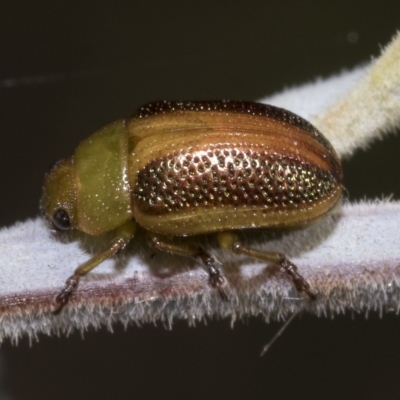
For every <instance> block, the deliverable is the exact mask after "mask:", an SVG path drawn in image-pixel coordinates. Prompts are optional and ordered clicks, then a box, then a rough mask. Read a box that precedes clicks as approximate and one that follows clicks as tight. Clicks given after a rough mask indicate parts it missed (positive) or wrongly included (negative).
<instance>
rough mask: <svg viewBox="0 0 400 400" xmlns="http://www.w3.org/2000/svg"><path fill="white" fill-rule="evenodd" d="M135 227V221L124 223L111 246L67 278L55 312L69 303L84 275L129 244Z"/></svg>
mask: <svg viewBox="0 0 400 400" xmlns="http://www.w3.org/2000/svg"><path fill="white" fill-rule="evenodd" d="M135 228H136V225H135V223H134V222H133V221H128V222H126V223H125V224H124V225H122V226H120V227H119V228H117V229H116V231H115V234H116V235H115V238H114V240H113V241H112V242H111V244H110V247H109V248H108V249H106V250H104V251H102V252H101V253H99V254H96V255H95V256H93V257H92V258H90V259H89V260H88V261H86V262H84V263H83V264H81V265H80V266H79V267H78V268H77V269H76V270H75V272H74V273H73V275H71V276H70V277H69V278H68V279H67V280H66V282H65V283H66V285H65V287H64V289H63V290H62V291H61V292H60V294H59V295H58V296H57V297H56V303H57V304H58V307H57V308H56V309H55V310H54V311H53V314H59V313H60V311H61V310H62V309H63V308H64V306H65V305H66V304H67V303H68V301H69V299H70V297H71V295H72V293H73V292H74V291H75V290H76V288H77V287H78V283H79V280H80V278H81V277H82V276H85V275H86V274H87V273H88V272H90V271H91V270H93V269H94V268H96V267H97V266H98V265H99V264H100V263H102V262H103V261H104V260H106V259H107V258H109V257H112V256H113V255H115V254H116V253H118V252H119V251H121V250H123V249H124V248H125V247H126V246H127V244H128V243H129V242H130V240H131V239H132V238H133V235H134V233H135Z"/></svg>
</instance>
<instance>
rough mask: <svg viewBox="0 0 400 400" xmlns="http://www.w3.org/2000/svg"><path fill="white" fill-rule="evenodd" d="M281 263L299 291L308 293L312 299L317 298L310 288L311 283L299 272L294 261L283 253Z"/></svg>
mask: <svg viewBox="0 0 400 400" xmlns="http://www.w3.org/2000/svg"><path fill="white" fill-rule="evenodd" d="M279 264H280V265H281V267H282V268H283V269H284V270H285V272H286V273H287V274H288V275H289V276H290V277H291V278H292V280H293V283H294V285H295V286H296V289H297V290H298V291H299V292H305V293H307V295H308V297H309V298H310V299H311V300H315V299H316V298H317V296H316V294H315V293H313V292H312V291H311V290H310V284H309V283H308V282H307V281H306V280H305V279H304V278H303V277H302V276H301V275H300V274H299V273H298V270H297V267H296V266H295V265H294V264H293V263H291V262H290V261H289V260H288V259H287V258H286V257H285V256H283V255H282V257H281V260H280V262H279Z"/></svg>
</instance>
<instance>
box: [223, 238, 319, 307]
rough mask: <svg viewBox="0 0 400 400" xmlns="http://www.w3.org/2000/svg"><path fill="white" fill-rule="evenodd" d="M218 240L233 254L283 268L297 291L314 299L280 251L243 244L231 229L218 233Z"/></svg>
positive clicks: (313, 295)
mask: <svg viewBox="0 0 400 400" xmlns="http://www.w3.org/2000/svg"><path fill="white" fill-rule="evenodd" d="M217 237H218V242H219V245H220V246H221V247H222V248H223V249H227V250H231V251H232V252H234V253H235V254H244V255H246V256H249V257H254V258H257V259H258V260H262V261H267V262H271V263H274V264H277V265H279V266H281V267H282V268H283V270H284V271H285V272H286V274H287V275H289V276H290V277H291V278H292V280H293V283H294V285H295V286H296V289H297V290H298V291H299V292H305V293H307V295H308V297H310V299H311V300H315V299H316V297H317V296H316V295H315V294H314V293H313V292H312V291H311V290H310V284H309V283H308V282H307V281H306V280H305V279H304V278H303V277H302V276H301V275H300V274H299V273H298V269H297V267H296V265H294V264H293V263H292V262H290V261H289V260H288V259H287V258H286V256H285V255H284V254H282V253H275V252H269V251H259V250H256V249H252V248H249V247H247V246H245V245H244V244H243V243H242V242H241V241H240V239H239V237H238V236H237V235H236V234H235V233H234V232H231V231H227V232H220V233H218V236H217Z"/></svg>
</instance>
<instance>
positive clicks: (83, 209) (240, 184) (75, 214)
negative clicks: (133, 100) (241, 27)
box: [41, 101, 343, 312]
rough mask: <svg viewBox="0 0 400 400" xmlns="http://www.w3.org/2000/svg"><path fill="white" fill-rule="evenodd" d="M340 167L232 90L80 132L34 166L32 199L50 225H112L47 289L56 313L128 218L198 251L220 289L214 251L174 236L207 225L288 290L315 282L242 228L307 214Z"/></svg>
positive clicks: (299, 128) (291, 123)
mask: <svg viewBox="0 0 400 400" xmlns="http://www.w3.org/2000/svg"><path fill="white" fill-rule="evenodd" d="M342 178H343V174H342V168H341V164H340V161H339V158H338V156H337V154H336V152H335V150H334V149H333V147H332V146H331V144H330V143H329V142H328V140H327V139H326V138H325V137H324V136H323V135H322V134H321V133H320V132H319V131H318V130H317V129H316V128H315V127H314V126H312V125H311V124H310V123H309V122H307V121H305V120H304V119H303V118H301V117H299V116H297V115H295V114H293V113H292V112H289V111H287V110H284V109H281V108H278V107H274V106H271V105H265V104H260V103H252V102H239V101H201V102H200V101H192V102H189V101H186V102H173V101H162V102H153V103H149V104H146V105H145V106H143V107H141V108H140V109H139V110H138V111H137V112H136V113H135V114H134V115H133V116H132V118H130V119H128V120H118V121H115V122H113V123H111V124H109V125H107V126H105V127H104V128H102V129H100V130H99V131H97V132H95V133H94V134H92V135H91V136H89V137H88V138H87V139H86V140H84V141H82V142H81V143H80V144H79V145H78V147H77V148H76V150H75V152H74V153H73V155H72V156H71V157H69V158H66V159H64V160H61V161H59V162H58V163H56V164H55V165H54V166H53V167H52V168H51V169H50V171H49V172H48V173H47V175H46V177H45V182H44V187H43V195H42V199H41V210H42V212H43V214H44V215H45V216H46V218H47V219H48V220H49V221H50V222H51V224H52V225H53V226H54V228H55V229H57V230H60V231H66V230H69V229H78V230H80V231H83V232H85V233H86V234H88V235H94V236H97V235H101V234H103V233H105V232H109V231H113V232H114V239H113V240H112V241H111V243H110V245H109V246H108V248H106V249H105V250H104V251H102V252H100V253H99V254H96V255H94V256H93V257H92V258H91V259H89V260H88V261H86V262H85V263H83V264H82V265H80V266H79V267H78V268H77V269H76V270H75V272H74V273H73V275H72V276H71V277H70V278H68V280H67V281H66V286H65V287H64V289H63V290H62V291H61V292H60V294H59V295H58V296H57V298H56V302H57V304H58V308H57V310H56V311H57V312H58V311H60V310H61V309H62V307H63V306H64V305H65V304H66V303H67V302H68V300H69V298H70V296H71V294H72V293H73V292H74V290H75V289H76V287H77V285H78V282H79V279H80V278H81V277H82V276H84V275H85V274H87V273H88V272H89V271H91V270H92V269H93V268H95V267H96V266H97V265H99V264H100V263H101V262H102V261H103V260H105V259H106V258H108V257H111V256H113V255H114V254H115V253H117V252H118V251H120V250H122V249H124V248H125V247H126V245H127V244H128V243H129V242H130V241H131V240H132V239H133V238H134V236H135V230H136V227H137V226H138V225H140V226H141V227H142V228H144V229H145V230H146V231H147V234H148V237H149V243H150V245H151V246H153V247H155V248H157V249H159V250H162V251H166V252H169V253H173V254H178V255H183V256H190V257H196V258H198V259H200V260H201V261H202V263H203V264H204V266H205V268H206V270H207V272H208V274H209V283H210V285H211V286H212V287H215V288H216V289H217V290H218V291H219V293H220V295H221V297H222V299H227V296H226V294H225V291H224V290H223V285H224V278H223V276H222V274H221V272H220V270H219V269H218V268H217V267H216V266H215V265H214V259H213V257H211V256H210V255H209V254H207V253H206V252H205V251H204V250H203V249H202V248H201V247H199V246H198V245H197V244H196V241H195V239H194V240H193V241H192V243H191V244H185V245H182V244H178V243H177V242H174V237H176V236H194V237H195V235H199V234H208V233H215V234H216V236H217V240H218V243H219V245H220V247H221V248H223V249H226V250H228V251H231V252H233V253H236V254H244V255H247V256H249V257H254V258H256V259H259V260H262V261H266V262H268V263H274V264H278V265H279V266H281V267H282V269H283V270H284V271H285V272H286V273H287V275H288V276H289V277H290V278H291V279H292V280H293V283H294V285H295V287H296V288H297V290H298V291H299V292H302V291H303V292H305V293H307V295H308V296H309V297H310V298H311V299H313V298H315V294H314V292H313V291H312V290H311V288H310V285H309V284H308V282H307V281H306V280H305V279H304V278H303V277H302V276H301V275H300V273H299V272H298V269H297V267H296V266H295V265H294V264H292V263H291V262H290V261H289V260H288V259H287V258H286V257H285V256H284V255H283V254H280V253H274V252H265V251H260V250H256V249H254V248H251V247H248V246H246V245H244V244H243V243H242V242H241V240H240V239H239V237H238V235H237V233H236V232H237V231H239V230H241V229H245V228H261V227H264V228H265V227H267V228H268V227H278V228H279V227H286V226H299V225H300V226H301V225H303V224H308V223H310V222H312V221H314V220H316V219H318V218H319V217H321V216H323V215H325V214H327V213H328V212H329V211H330V210H331V209H332V208H333V207H334V206H335V205H336V204H337V203H338V201H339V200H340V198H341V195H342Z"/></svg>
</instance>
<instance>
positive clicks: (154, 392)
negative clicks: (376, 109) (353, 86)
mask: <svg viewBox="0 0 400 400" xmlns="http://www.w3.org/2000/svg"><path fill="white" fill-rule="evenodd" d="M76 4H77V5H76V6H74V5H73V3H72V2H70V1H57V2H50V1H49V2H40V1H39V2H37V1H35V2H33V1H14V2H2V4H1V5H0V32H1V33H0V49H1V50H0V57H1V62H0V104H1V111H0V129H1V131H0V132H1V139H2V141H1V146H0V179H1V184H2V191H1V196H0V206H1V207H0V209H1V210H2V211H1V213H0V225H1V226H4V225H10V224H12V223H14V222H15V221H16V220H24V219H26V218H28V217H34V216H35V215H37V213H38V199H39V196H40V192H41V184H42V178H43V175H44V173H45V171H46V170H47V168H48V166H49V165H50V164H51V163H52V162H53V161H55V160H57V159H59V158H62V157H64V156H67V155H69V154H70V153H71V152H72V150H73V149H74V147H75V146H76V144H77V143H78V141H79V140H81V139H82V138H84V137H85V136H87V135H88V134H90V133H92V132H93V131H95V130H96V129H98V128H99V127H101V126H103V125H104V124H106V123H108V122H110V121H113V120H115V119H117V118H121V117H128V116H129V115H130V114H131V113H132V111H134V110H135V109H136V108H137V107H138V106H140V105H141V104H143V103H145V102H147V101H149V100H156V99H189V100H195V99H219V98H231V99H243V100H256V99H259V98H261V97H263V96H265V95H267V94H272V93H274V92H276V91H279V90H281V89H282V88H283V87H284V86H291V85H296V84H301V83H304V82H306V81H309V80H311V79H313V78H314V77H317V76H322V77H327V76H329V75H331V74H332V73H335V72H338V71H340V70H341V69H342V68H343V67H348V68H351V67H354V66H356V65H358V64H359V63H361V62H366V61H368V60H369V59H370V57H371V56H372V55H373V56H377V55H378V54H379V49H380V46H382V45H385V44H387V43H388V41H389V40H390V38H391V37H392V36H393V35H394V33H395V31H396V29H399V28H400V3H399V1H398V0H393V1H379V2H378V1H365V0H364V1H343V0H335V1H330V2H327V1H324V2H322V1H305V0H302V1H279V2H278V1H276V2H272V1H248V0H247V1H243V0H240V1H216V0H214V1H188V0H186V1H143V2H138V1H86V2H81V3H78V2H77V3H76ZM78 4H79V5H78ZM316 101H318V99H317V100H316ZM399 150H400V140H399V137H394V136H391V137H388V138H387V139H386V140H385V141H384V142H380V143H376V144H375V145H374V146H373V149H370V150H369V151H368V152H364V153H363V152H359V153H358V154H356V156H354V157H353V158H352V159H351V160H350V161H349V162H345V164H344V170H345V174H346V179H345V185H346V187H347V189H348V191H349V193H350V199H352V200H356V199H360V198H364V197H367V198H375V197H380V196H381V195H382V194H383V195H385V196H387V195H389V194H394V198H395V199H399V198H400V188H399V184H398V182H399V179H400V171H399V159H398V153H399ZM377 235H379V232H377ZM279 326H280V323H271V324H269V325H267V324H265V323H264V322H262V321H261V320H259V319H256V318H251V319H250V320H248V321H246V322H245V323H242V322H239V323H236V325H235V328H234V329H231V328H230V322H229V321H208V322H207V326H205V325H204V324H202V323H199V324H198V326H197V327H196V328H195V329H193V328H189V327H188V326H187V324H186V323H184V322H177V323H175V325H174V328H173V330H172V331H167V330H165V329H164V328H163V327H162V326H159V327H154V326H150V325H148V326H144V327H141V328H139V327H135V326H131V327H129V328H128V329H127V331H124V330H123V328H122V327H120V326H116V327H115V331H114V333H110V332H108V331H106V330H104V329H102V330H99V331H97V332H93V331H91V332H88V333H86V334H85V338H84V339H82V337H81V335H80V334H79V333H74V334H72V335H70V337H69V338H65V337H62V338H56V337H53V338H48V337H46V336H40V337H39V342H38V343H36V342H35V343H33V344H32V346H30V345H29V342H28V340H27V339H24V340H22V341H21V342H20V343H19V345H18V347H16V346H12V345H11V344H10V343H9V342H8V341H6V342H5V343H4V344H3V345H2V348H1V355H2V363H3V365H2V372H1V380H2V385H3V386H4V387H5V390H6V392H7V393H8V394H9V395H10V397H11V398H13V399H18V400H19V399H54V398H57V399H71V398H73V399H92V398H96V399H106V398H138V399H141V398H144V397H146V398H150V397H153V398H156V397H161V396H163V397H167V396H168V397H172V396H173V397H174V398H190V399H203V398H206V397H207V398H230V399H239V398H274V399H281V398H282V399H284V398H285V399H287V398H293V397H294V396H296V397H297V398H299V399H303V398H304V399H319V398H324V399H338V398H352V399H357V398H359V399H366V398H370V399H375V398H385V399H392V398H393V399H395V398H396V399H397V398H398V397H399V394H398V390H399V386H400V384H399V377H400V342H399V337H400V320H399V318H398V317H397V316H395V315H389V314H388V315H384V316H383V318H382V319H381V318H380V317H379V315H377V314H374V313H372V314H370V315H369V317H368V319H366V318H365V316H364V315H363V316H357V315H356V316H353V315H350V314H348V315H346V316H338V317H335V319H333V320H331V319H317V318H315V317H312V316H307V315H305V316H302V317H301V318H297V319H296V320H295V321H294V322H293V323H292V325H291V326H290V328H289V329H288V330H287V331H286V332H285V334H284V335H283V336H282V337H281V338H280V339H279V340H278V341H277V342H276V344H275V345H274V346H273V347H272V349H271V350H270V352H269V353H267V355H266V356H265V357H264V358H260V357H259V353H260V350H261V348H262V346H263V345H264V344H265V343H266V342H267V341H268V340H269V339H270V338H271V336H272V335H273V334H274V333H275V332H276V331H277V330H278V329H279ZM134 396H135V397H134Z"/></svg>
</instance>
